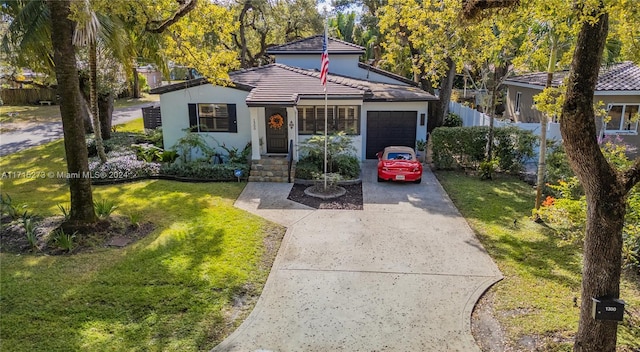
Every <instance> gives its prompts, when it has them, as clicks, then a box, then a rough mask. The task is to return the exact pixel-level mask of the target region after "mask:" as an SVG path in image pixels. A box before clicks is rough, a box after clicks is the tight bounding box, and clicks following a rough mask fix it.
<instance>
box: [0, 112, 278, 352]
mask: <svg viewBox="0 0 640 352" xmlns="http://www.w3.org/2000/svg"><path fill="white" fill-rule="evenodd" d="M135 125H136V123H135V122H134V123H131V124H130V125H129V126H128V127H132V126H133V127H135ZM65 169H66V168H65V165H64V158H63V144H62V141H57V142H53V143H50V144H47V145H44V146H41V147H37V148H33V149H29V150H26V151H24V152H21V153H17V154H13V155H9V156H7V157H5V158H2V160H1V161H0V172H4V171H27V170H31V171H38V172H45V173H47V172H57V171H64V170H65ZM0 186H1V190H2V192H3V193H8V194H10V195H11V197H12V198H13V201H14V202H17V203H23V204H27V205H28V209H29V210H30V211H32V212H34V213H36V214H39V215H44V216H46V215H58V214H60V210H59V209H58V207H57V204H58V203H65V204H68V202H69V194H68V187H67V185H66V184H65V182H64V180H62V179H56V178H33V179H26V178H20V179H6V178H5V179H2V181H1V183H0ZM242 188H243V184H238V183H200V184H188V183H179V182H170V181H158V180H148V181H142V182H136V183H129V184H122V185H115V186H100V187H94V198H95V199H109V200H113V201H114V202H115V204H116V205H118V209H117V210H116V213H117V214H121V215H124V216H130V215H135V216H136V217H137V216H139V220H138V221H140V222H148V221H150V222H153V223H154V224H155V230H154V232H153V233H152V234H151V235H149V236H147V237H146V238H144V239H142V240H140V241H139V242H137V243H135V244H133V245H130V246H128V247H125V248H123V249H108V248H96V249H94V250H93V251H92V252H85V253H82V254H77V255H73V256H42V255H25V254H22V255H16V254H8V253H0V260H1V262H2V270H1V272H0V280H1V287H2V295H1V298H0V331H2V349H3V350H7V351H34V350H39V351H68V350H87V351H106V350H109V351H125V350H126V351H158V350H172V351H196V350H204V349H206V350H208V349H211V348H212V347H214V346H215V345H216V343H217V342H219V341H221V339H223V338H224V337H225V336H226V335H227V334H228V333H229V332H230V331H231V330H232V329H234V326H233V324H232V325H228V324H227V323H228V322H227V321H226V318H227V317H228V316H229V315H230V312H232V311H233V307H232V304H233V301H234V297H235V296H237V295H241V294H245V293H248V294H250V295H257V294H259V292H260V291H261V289H262V287H263V285H264V282H265V281H266V277H267V275H268V271H269V268H264V267H263V266H262V265H261V263H262V260H263V259H264V258H263V254H264V247H263V240H264V238H265V236H266V235H267V234H268V233H270V232H271V231H274V230H275V231H282V229H281V228H279V227H274V226H275V225H273V224H271V223H268V222H266V221H265V220H263V219H260V218H258V217H256V216H253V215H251V214H248V213H246V212H243V211H241V210H238V209H236V208H234V207H233V202H234V200H235V198H236V197H237V196H238V195H239V193H240V192H241V191H242ZM243 314H246V312H243ZM241 316H242V314H241ZM237 323H238V322H237V321H236V323H235V324H237Z"/></svg>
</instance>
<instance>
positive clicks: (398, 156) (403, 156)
mask: <svg viewBox="0 0 640 352" xmlns="http://www.w3.org/2000/svg"><path fill="white" fill-rule="evenodd" d="M411 159H413V156H412V155H411V153H401V152H391V153H388V154H387V160H411Z"/></svg>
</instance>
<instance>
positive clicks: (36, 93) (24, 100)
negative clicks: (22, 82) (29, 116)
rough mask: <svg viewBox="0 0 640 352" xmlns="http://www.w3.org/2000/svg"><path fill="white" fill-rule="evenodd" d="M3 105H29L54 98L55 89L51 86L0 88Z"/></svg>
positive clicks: (52, 100) (53, 100) (53, 99)
mask: <svg viewBox="0 0 640 352" xmlns="http://www.w3.org/2000/svg"><path fill="white" fill-rule="evenodd" d="M0 98H2V102H3V103H4V105H31V104H39V103H40V102H41V101H51V102H55V100H56V91H55V89H51V88H8V89H2V90H0Z"/></svg>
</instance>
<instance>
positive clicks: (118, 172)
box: [89, 151, 160, 179]
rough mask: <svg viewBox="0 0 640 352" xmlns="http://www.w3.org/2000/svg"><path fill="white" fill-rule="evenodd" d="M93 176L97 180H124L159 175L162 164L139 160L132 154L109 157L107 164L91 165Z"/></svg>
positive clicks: (94, 162) (115, 154)
mask: <svg viewBox="0 0 640 352" xmlns="http://www.w3.org/2000/svg"><path fill="white" fill-rule="evenodd" d="M89 171H90V172H91V176H92V177H93V178H96V179H123V178H137V177H148V176H151V175H157V174H158V173H159V172H160V164H158V163H153V162H146V161H142V160H138V158H137V157H136V155H135V154H134V153H133V152H132V151H130V152H124V153H116V152H112V153H109V155H107V162H106V163H104V164H101V163H100V161H92V162H90V163H89Z"/></svg>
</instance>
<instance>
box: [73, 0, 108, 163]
mask: <svg viewBox="0 0 640 352" xmlns="http://www.w3.org/2000/svg"><path fill="white" fill-rule="evenodd" d="M83 10H84V15H85V20H84V21H83V23H78V25H77V26H76V30H75V32H74V34H73V41H74V44H76V45H85V46H88V49H89V105H90V108H91V120H92V122H93V132H94V138H95V142H96V149H97V150H98V157H100V161H101V162H102V163H106V162H107V154H106V153H105V151H104V144H103V142H102V133H101V130H102V129H101V128H100V118H99V112H98V95H97V85H98V83H97V80H98V70H97V61H98V59H97V44H96V42H97V41H98V32H99V30H100V21H98V17H97V16H96V14H95V12H93V11H92V10H91V4H90V3H89V0H85V1H84V6H83ZM103 118H104V117H103Z"/></svg>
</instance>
